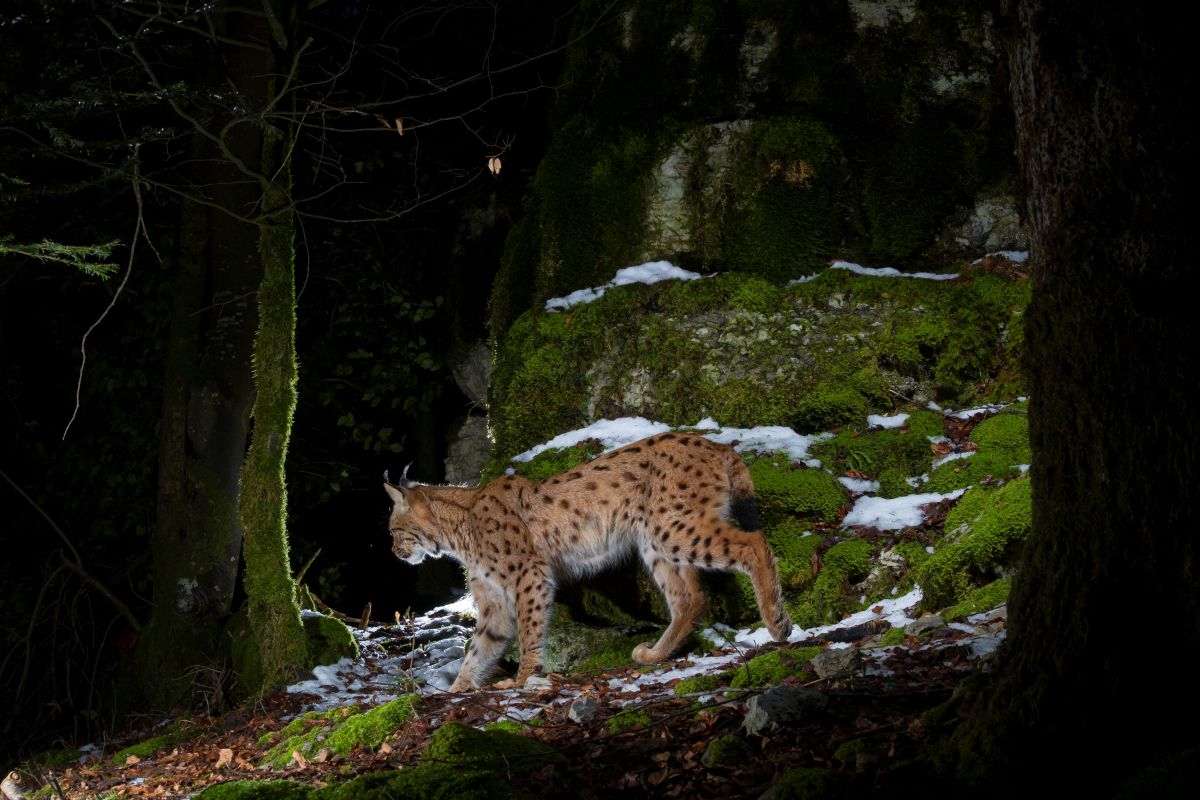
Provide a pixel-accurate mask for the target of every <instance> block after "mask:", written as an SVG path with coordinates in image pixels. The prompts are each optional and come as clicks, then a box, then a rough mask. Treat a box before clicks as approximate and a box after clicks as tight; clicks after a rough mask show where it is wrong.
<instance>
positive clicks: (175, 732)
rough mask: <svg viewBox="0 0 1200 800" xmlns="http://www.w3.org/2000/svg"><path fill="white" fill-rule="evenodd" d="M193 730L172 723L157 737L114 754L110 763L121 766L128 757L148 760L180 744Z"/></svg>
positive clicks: (189, 727)
mask: <svg viewBox="0 0 1200 800" xmlns="http://www.w3.org/2000/svg"><path fill="white" fill-rule="evenodd" d="M193 730H194V729H193V728H192V727H191V726H187V725H184V724H181V723H179V722H173V723H171V724H170V725H168V726H167V728H166V729H165V730H164V731H163V732H162V733H160V734H159V735H158V736H152V737H150V738H149V739H146V740H144V741H141V742H138V743H137V744H135V745H131V746H129V747H126V748H125V749H124V750H119V751H117V752H116V753H114V754H113V756H112V763H114V764H117V765H122V764H124V763H125V760H126V759H127V758H129V757H130V756H135V757H137V758H149V757H150V756H152V755H154V754H155V753H157V752H158V751H159V750H162V749H164V748H167V747H171V746H173V745H176V744H178V743H179V742H182V741H183V740H184V739H187V738H188V737H189V736H191V735H192V733H193Z"/></svg>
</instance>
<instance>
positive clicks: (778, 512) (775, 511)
mask: <svg viewBox="0 0 1200 800" xmlns="http://www.w3.org/2000/svg"><path fill="white" fill-rule="evenodd" d="M750 477H751V479H752V480H753V481H754V495H755V498H756V500H757V501H758V507H759V513H760V514H761V515H762V518H763V524H764V525H770V524H772V523H774V522H782V521H783V520H785V519H787V518H789V517H804V518H809V519H819V520H836V519H837V518H838V516H839V514H840V513H841V507H842V504H843V503H845V502H846V491H845V489H843V488H842V485H841V484H840V483H838V481H837V479H836V478H834V477H833V476H832V475H830V474H829V473H828V472H826V471H825V470H822V469H810V468H805V467H802V466H794V465H793V464H792V462H791V460H790V459H789V458H788V457H787V456H786V455H785V454H782V453H776V454H774V455H769V456H763V457H760V458H756V459H754V460H753V461H752V462H750Z"/></svg>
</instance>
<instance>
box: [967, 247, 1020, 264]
mask: <svg viewBox="0 0 1200 800" xmlns="http://www.w3.org/2000/svg"><path fill="white" fill-rule="evenodd" d="M988 256H1003V257H1004V258H1007V259H1008V260H1009V261H1011V262H1013V263H1014V264H1024V263H1025V262H1026V261H1028V260H1029V251H1028V250H997V251H996V252H994V253H984V255H983V256H982V257H981V258H977V259H975V260H974V261H972V262H971V263H972V264H982V263H983V259H985V258H987V257H988Z"/></svg>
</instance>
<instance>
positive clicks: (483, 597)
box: [450, 578, 517, 692]
mask: <svg viewBox="0 0 1200 800" xmlns="http://www.w3.org/2000/svg"><path fill="white" fill-rule="evenodd" d="M471 594H472V596H473V597H474V598H475V607H476V609H477V610H478V612H479V619H478V621H477V622H476V623H475V633H474V634H472V635H471V647H470V650H468V651H467V655H466V657H465V658H463V663H462V667H460V668H459V670H458V677H457V678H455V680H454V683H453V684H452V685H451V686H450V691H452V692H465V691H470V690H471V689H477V688H479V687H480V686H482V685H483V684H484V683H485V682H486V681H487V678H488V676H489V674H490V673H491V671H492V667H493V666H494V665H495V663H496V661H497V660H498V659H499V658H500V656H501V655H502V654H503V652H504V647H505V645H507V644H508V642H509V640H510V639H512V637H513V634H514V633H516V630H517V619H516V615H515V613H514V611H513V609H512V608H511V607H510V606H509V604H508V603H507V602H505V598H504V596H503V594H502V593H501V592H500V591H499V590H497V589H496V588H495V587H493V586H492V585H490V584H489V583H487V582H486V581H484V580H481V579H479V578H472V579H471Z"/></svg>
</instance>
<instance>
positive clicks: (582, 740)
mask: <svg viewBox="0 0 1200 800" xmlns="http://www.w3.org/2000/svg"><path fill="white" fill-rule="evenodd" d="M970 622H971V624H962V623H958V624H952V625H948V626H940V627H935V628H934V629H933V630H931V631H929V632H926V633H924V634H922V635H921V636H919V637H917V636H910V637H908V639H907V640H906V641H905V642H904V643H903V644H901V645H897V646H892V647H887V648H880V647H869V645H871V644H873V643H875V642H877V637H878V634H873V633H868V634H867V635H866V636H864V637H862V638H861V639H860V640H859V641H857V642H854V643H853V644H854V645H868V647H867V648H864V649H863V650H861V651H860V652H861V653H862V654H863V656H864V660H865V663H866V665H867V666H866V668H865V669H860V670H858V671H857V673H856V674H855V675H854V676H853V677H843V678H836V679H823V680H822V679H817V680H803V679H800V678H789V679H785V680H784V681H783V685H785V686H788V685H790V686H804V687H808V688H810V689H813V690H816V691H818V692H820V693H821V694H822V695H824V697H825V698H826V699H827V701H828V702H827V703H826V704H825V707H824V708H823V709H821V710H818V711H815V712H807V713H805V714H803V715H802V716H801V717H800V718H798V719H792V720H791V721H789V722H787V723H786V724H784V725H781V726H779V727H778V728H776V729H775V730H770V731H761V732H758V733H753V734H751V733H748V732H746V731H745V730H744V729H743V723H744V721H745V718H746V710H747V702H748V701H749V700H750V698H751V697H754V696H755V695H760V694H762V693H764V692H766V691H768V688H769V687H766V688H756V689H735V690H726V689H720V690H715V692H714V694H712V695H709V696H700V697H698V696H697V695H696V694H691V695H687V696H676V695H675V694H674V691H673V689H674V686H675V685H676V684H678V681H679V678H669V679H667V680H662V681H656V682H645V681H644V680H643V679H644V677H645V675H646V674H649V673H647V668H641V669H636V668H633V667H629V668H623V669H612V670H605V671H598V672H594V673H589V674H572V675H570V676H566V677H564V676H560V675H555V674H552V675H550V676H548V677H549V679H550V681H549V686H546V687H544V688H541V689H538V690H533V691H523V692H515V691H512V690H508V691H504V690H497V689H485V690H479V691H477V692H474V693H471V694H466V695H451V694H447V693H444V692H436V693H432V694H426V695H423V696H422V697H421V699H420V702H419V703H418V704H417V705H416V706H415V715H414V718H413V719H412V720H411V721H409V722H408V723H406V724H404V725H402V726H400V727H398V728H397V729H396V730H394V731H390V732H387V733H385V735H384V737H383V739H382V741H381V743H380V744H379V745H377V746H373V747H366V746H358V747H355V748H354V749H353V750H351V751H350V752H348V753H346V754H344V755H338V754H333V753H331V752H329V751H328V750H327V749H322V750H321V751H320V752H318V753H315V754H313V753H311V752H310V754H309V756H308V757H305V756H304V755H302V754H300V753H296V754H294V756H293V758H292V760H291V763H290V764H289V765H288V766H286V767H283V768H276V767H267V766H262V762H263V760H264V757H265V755H266V752H267V749H268V745H266V744H264V743H263V742H264V741H265V740H264V735H266V734H270V733H272V732H275V731H278V730H280V729H281V728H283V727H284V726H285V725H286V724H287V723H288V722H289V721H290V720H292V719H294V718H295V717H296V716H297V715H300V714H301V713H303V712H304V711H306V710H309V709H312V708H314V707H318V708H319V707H328V706H329V703H328V702H323V701H324V700H326V698H322V697H321V696H320V695H318V694H309V693H304V692H302V691H296V688H297V687H292V689H293V690H292V691H291V692H290V693H289V692H279V693H276V694H274V695H271V696H269V697H266V698H264V699H263V700H261V701H260V702H259V703H257V704H255V705H254V706H252V707H246V708H240V709H236V710H233V711H230V712H228V713H224V714H221V715H211V716H193V717H190V718H185V719H184V720H183V722H182V723H180V722H176V723H175V725H176V730H179V729H180V727H182V729H183V730H184V736H183V738H182V739H181V740H179V741H177V742H176V743H174V744H171V745H167V746H164V747H162V748H160V749H159V750H157V751H156V752H153V753H147V754H146V755H144V756H136V755H127V756H125V757H123V758H121V757H116V758H114V754H115V753H119V752H120V749H121V748H122V747H125V746H127V745H129V744H132V743H135V742H138V741H141V740H143V739H146V738H148V737H150V736H154V735H156V734H158V733H161V732H162V729H161V727H159V728H158V729H157V730H156V729H153V728H152V729H148V730H143V731H139V732H135V733H133V734H131V735H130V736H129V737H127V739H126V740H124V741H114V742H111V743H109V745H108V746H107V747H106V748H105V753H104V754H96V755H94V756H92V757H91V758H89V759H88V760H87V761H86V763H83V764H79V763H72V764H71V765H70V766H68V767H59V768H55V769H52V770H50V771H48V772H47V773H44V774H43V775H42V776H40V777H42V778H43V779H45V778H50V779H51V785H52V786H54V787H56V788H57V790H58V796H60V797H63V798H70V799H71V800H76V798H87V799H88V800H115V799H116V798H186V797H191V796H194V795H196V794H198V793H199V792H200V791H202V790H203V789H204V788H205V787H207V786H209V785H212V784H217V783H224V782H228V781H234V780H256V781H263V780H277V779H288V780H292V781H299V782H302V783H305V784H310V785H312V786H313V787H314V788H317V787H324V786H327V785H331V784H336V783H338V782H340V781H344V780H345V779H346V778H348V777H353V776H356V775H360V774H364V773H369V772H374V771H379V770H395V769H397V768H403V767H408V766H412V765H416V764H419V763H420V762H421V757H422V751H423V749H424V748H425V745H426V744H427V742H428V740H429V737H430V735H431V734H432V733H433V732H434V731H435V730H436V729H437V728H438V727H439V726H441V725H443V724H444V723H446V722H451V721H453V722H459V723H462V724H465V725H469V726H474V727H483V726H486V725H489V724H492V723H495V722H496V721H497V720H506V719H507V720H510V722H509V723H507V724H508V726H509V729H510V730H511V729H513V726H514V725H520V726H521V734H522V735H524V736H528V737H532V738H534V739H537V740H539V741H540V742H542V743H544V744H545V745H548V746H549V747H550V748H552V749H553V750H555V751H557V752H559V753H561V754H562V755H563V756H565V757H566V762H565V765H563V764H560V765H558V766H555V765H550V764H548V765H547V766H545V767H544V768H541V769H537V770H533V771H527V770H525V771H520V774H512V773H510V774H509V775H508V776H507V778H508V781H507V782H508V785H509V786H510V787H512V788H513V789H516V790H517V791H519V792H527V793H529V794H530V795H533V796H535V797H571V798H593V797H594V798H601V797H618V796H626V797H637V796H645V795H650V794H653V795H655V796H662V797H685V798H707V797H726V798H728V797H759V796H760V795H762V794H763V793H764V792H765V791H767V790H768V789H769V788H770V787H772V786H773V785H775V784H776V783H777V782H778V781H779V780H780V779H781V778H784V780H785V781H786V780H787V778H786V774H788V771H789V770H794V769H796V768H804V767H810V768H811V767H816V768H820V769H822V770H824V771H825V772H824V775H825V776H827V777H829V778H831V779H833V780H834V782H835V783H834V785H836V786H837V787H838V792H837V793H835V794H828V793H825V792H823V793H821V795H820V796H842V795H841V793H842V792H849V795H847V796H862V795H867V794H880V795H882V794H885V793H886V794H887V795H888V796H891V797H894V796H897V795H898V794H899V795H904V794H906V793H907V791H906V790H911V789H913V788H914V787H913V785H912V781H913V780H914V779H915V778H916V776H913V775H911V774H909V773H908V771H906V769H905V767H904V765H905V764H906V763H908V762H910V760H911V759H913V758H914V757H916V756H917V755H919V753H920V751H921V748H922V745H923V744H924V743H925V742H926V741H927V740H928V739H929V737H930V736H931V735H933V734H934V733H936V730H931V728H940V727H942V726H944V725H945V724H947V723H948V722H952V721H953V720H954V719H955V718H956V712H955V710H954V708H953V706H952V704H948V703H947V701H949V700H950V699H951V696H952V694H953V693H954V690H955V688H956V687H958V686H959V685H960V684H961V683H962V682H963V681H964V680H965V679H966V678H967V677H969V676H970V675H972V674H974V673H976V672H979V671H981V669H982V670H986V669H987V666H986V665H987V663H988V658H989V655H990V653H991V651H992V650H993V649H994V646H995V643H996V642H997V641H998V640H999V639H1001V638H1002V637H1003V635H1004V625H1005V609H1004V608H1003V607H1000V608H998V609H996V610H994V611H992V612H990V613H988V614H981V615H975V616H974V617H972V618H970ZM866 627H869V626H859V628H860V629H863V628H866ZM841 638H842V639H843V641H842V642H841V643H840V644H839V645H836V646H839V647H845V646H846V642H845V641H844V640H845V639H846V638H847V637H846V636H842V637H841ZM981 642H982V643H983V645H984V646H980V644H981ZM813 643H816V642H814V641H812V640H810V641H807V642H793V643H789V644H784V645H767V646H766V647H763V648H761V649H756V650H751V651H741V652H733V653H732V655H733V656H734V657H735V658H736V659H738V660H739V661H740V660H742V659H748V658H750V657H753V656H754V655H756V654H758V653H760V652H765V651H767V650H771V649H785V650H786V649H795V648H797V647H799V646H801V645H810V644H813ZM723 653H724V655H725V656H729V655H730V654H731V651H730V650H725V651H723ZM710 655H713V656H715V655H717V651H713V652H712V653H711V654H710ZM693 658H695V659H697V660H699V659H700V658H702V657H700V656H693ZM872 665H873V666H872ZM667 666H668V667H670V668H672V669H671V670H670V671H669V672H667V673H663V672H662V671H661V668H660V671H659V675H661V676H667V675H677V674H680V673H683V674H686V673H687V671H688V668H689V667H691V666H692V662H688V661H687V660H686V659H681V660H676V661H674V662H671V663H670V664H668V665H667ZM361 674H362V671H361V668H360V676H361ZM393 682H394V681H393ZM581 698H590V699H592V700H594V701H595V703H596V707H595V712H594V716H593V717H592V718H591V719H590V720H588V721H586V722H575V721H572V720H571V718H570V716H569V710H570V708H571V706H572V704H574V703H576V702H577V701H579V700H580V699H581ZM935 709H937V710H936V711H934V710H935ZM930 711H934V714H927V713H926V712H930ZM577 712H578V709H577ZM618 715H621V717H620V719H618V721H617V722H615V723H614V722H613V719H614V717H617V716H618ZM576 716H578V713H577V714H576ZM626 720H627V721H628V723H627V724H629V727H625V728H623V729H622V725H621V723H622V722H623V721H626ZM935 720H937V721H936V722H935ZM160 725H161V723H160ZM731 735H732V736H733V737H734V738H733V739H731V738H728V737H730V736H731ZM722 737H726V739H725V742H726V743H728V742H729V741H734V744H735V745H736V747H735V748H734V750H733V753H732V756H731V754H730V752H729V751H728V749H727V750H726V752H725V753H724V754H723V755H724V757H725V758H727V759H729V760H728V761H727V762H725V763H713V761H712V756H713V755H714V753H710V754H709V757H706V752H707V751H709V748H710V745H711V744H712V742H713V741H714V740H716V739H719V738H722ZM267 738H270V737H267ZM790 774H791V775H792V776H793V777H795V776H796V775H797V774H798V773H790ZM919 780H920V781H922V782H924V781H925V780H926V777H925V776H924V775H921V776H920V777H919ZM926 788H932V787H928V786H926ZM506 791H507V790H506ZM42 792H43V793H46V792H47V790H45V789H43V790H42ZM775 795H776V796H792V795H791V794H789V793H788V792H786V791H784V792H780V791H779V790H777V791H776V793H775ZM40 796H53V795H49V794H43V795H40ZM431 796H433V795H431ZM794 796H801V795H798V794H797V795H794ZM803 796H808V795H807V794H805V795H803Z"/></svg>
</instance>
